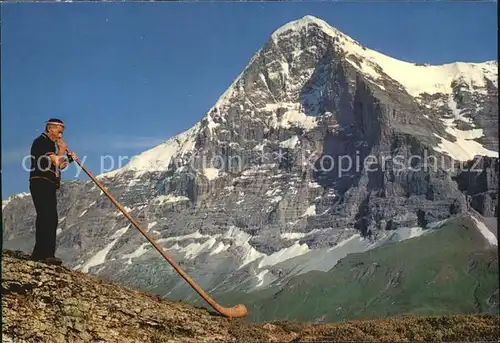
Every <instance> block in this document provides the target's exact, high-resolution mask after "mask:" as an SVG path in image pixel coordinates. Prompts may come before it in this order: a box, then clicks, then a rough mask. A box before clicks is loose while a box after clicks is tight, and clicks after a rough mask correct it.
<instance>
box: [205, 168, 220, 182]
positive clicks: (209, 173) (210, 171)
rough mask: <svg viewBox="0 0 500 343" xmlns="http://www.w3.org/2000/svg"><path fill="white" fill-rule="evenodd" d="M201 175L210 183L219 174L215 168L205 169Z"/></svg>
mask: <svg viewBox="0 0 500 343" xmlns="http://www.w3.org/2000/svg"><path fill="white" fill-rule="evenodd" d="M203 174H204V175H205V177H206V178H207V179H208V180H209V181H212V180H215V179H217V178H218V177H219V175H220V174H221V173H220V170H219V169H217V168H205V169H203Z"/></svg>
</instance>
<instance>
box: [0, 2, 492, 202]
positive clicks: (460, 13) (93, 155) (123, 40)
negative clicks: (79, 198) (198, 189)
mask: <svg viewBox="0 0 500 343" xmlns="http://www.w3.org/2000/svg"><path fill="white" fill-rule="evenodd" d="M1 7H2V8H1V9H2V11H1V15H2V31H1V33H2V49H1V51H2V55H1V61H2V65H1V78H2V79H1V86H2V93H1V100H2V102H1V106H2V108H1V110H2V118H1V119H2V125H1V126H2V198H6V197H7V196H9V195H11V194H13V193H18V192H25V191H27V190H28V173H27V172H26V171H24V170H23V167H22V158H23V156H25V155H28V154H29V148H30V145H31V142H32V141H33V139H34V138H35V137H36V136H38V135H39V134H40V133H41V131H42V130H43V125H44V121H45V120H46V119H48V118H50V117H60V118H61V119H63V120H64V121H65V122H66V124H67V129H66V133H65V136H66V141H67V142H68V144H69V146H70V148H72V149H73V150H74V151H75V152H77V153H78V154H79V155H80V156H82V157H84V158H86V159H85V164H86V165H87V166H88V168H89V169H90V170H91V171H92V172H94V173H95V174H98V173H99V172H100V170H99V166H100V157H101V156H104V155H112V156H114V157H117V156H128V157H131V156H133V155H135V154H137V153H139V152H141V151H144V150H146V149H148V148H150V147H153V146H154V145H156V144H159V143H160V142H162V141H164V140H166V139H168V138H169V137H171V136H172V135H174V134H177V133H179V132H181V131H184V130H185V129H187V128H189V127H190V126H192V125H193V124H194V123H196V122H197V121H198V120H199V119H200V118H201V117H202V116H203V115H204V113H205V112H206V111H207V110H208V109H209V108H210V107H211V106H212V105H213V104H214V103H215V102H216V100H217V98H218V97H219V96H220V95H221V94H222V93H223V92H224V91H225V89H226V88H227V87H228V85H229V84H230V83H231V82H232V81H233V79H234V78H235V77H236V76H237V75H238V74H239V73H240V72H241V70H242V69H243V68H244V67H245V65H246V64H247V62H248V60H249V59H250V58H251V56H252V55H253V53H254V52H255V51H256V50H258V49H259V48H260V47H261V46H262V45H263V44H264V43H265V42H266V40H267V39H268V38H269V35H270V34H271V33H272V32H273V31H274V30H275V29H277V28H278V27H280V26H281V25H283V24H285V23H286V22H288V21H291V20H294V19H297V18H300V17H302V16H304V15H307V14H310V15H314V16H317V17H319V18H322V19H324V20H325V21H327V22H328V23H329V24H330V25H332V26H334V27H336V28H338V29H339V30H341V31H343V32H344V33H346V34H348V35H350V36H351V37H352V38H354V39H356V40H358V41H360V42H362V43H363V44H364V45H366V46H367V47H369V48H371V49H375V50H377V51H379V52H382V53H384V54H387V55H390V56H393V57H395V58H398V59H403V60H407V61H413V62H428V63H446V62H452V61H456V60H461V61H470V62H481V61H485V60H492V59H496V58H497V39H496V38H497V37H496V34H497V16H496V3H477V2H470V3H466V2H455V3H452V2H447V3H435V2H431V3H417V2H414V3H411V2H408V3H360V2H354V3H347V2H345V3H333V4H332V3H325V2H302V3H301V2H290V3H248V2H247V3H244V2H240V3H236V4H234V3H233V4H231V3H222V2H221V3H217V2H205V3H203V2H197V3H149V2H145V3H73V4H66V3H65V4H57V3H39V4H35V3H29V4H27V3H18V4H5V3H2V4H1ZM376 11H378V13H376ZM105 167H110V165H109V164H108V165H106V166H105ZM72 168H74V167H72ZM75 172H76V168H74V169H71V168H70V169H69V170H68V171H67V172H66V173H64V178H65V179H71V178H73V177H74V176H75ZM82 174H83V173H82ZM80 177H82V178H84V179H86V176H85V175H84V174H83V175H81V176H80Z"/></svg>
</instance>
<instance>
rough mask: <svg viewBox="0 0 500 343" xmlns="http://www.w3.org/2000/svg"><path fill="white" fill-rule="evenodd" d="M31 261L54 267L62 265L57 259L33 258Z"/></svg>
mask: <svg viewBox="0 0 500 343" xmlns="http://www.w3.org/2000/svg"><path fill="white" fill-rule="evenodd" d="M33 260H34V261H37V262H42V263H45V264H51V265H56V266H59V265H61V264H62V263H63V262H62V260H61V259H59V258H57V257H42V258H36V257H35V258H33Z"/></svg>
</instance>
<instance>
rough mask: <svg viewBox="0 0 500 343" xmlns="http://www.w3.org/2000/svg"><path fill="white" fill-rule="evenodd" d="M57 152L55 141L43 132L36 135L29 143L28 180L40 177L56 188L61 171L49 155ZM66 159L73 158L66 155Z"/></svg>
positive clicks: (59, 184) (70, 160) (59, 180)
mask: <svg viewBox="0 0 500 343" xmlns="http://www.w3.org/2000/svg"><path fill="white" fill-rule="evenodd" d="M56 154H57V146H56V143H55V142H53V141H52V140H51V139H50V138H49V137H48V136H47V135H46V134H45V133H42V134H41V135H40V136H39V137H37V138H36V139H35V140H34V141H33V144H32V145H31V169H30V181H31V180H33V179H36V178H42V179H46V180H49V181H50V182H52V183H54V184H55V185H56V186H57V188H59V187H60V186H61V172H60V170H59V168H57V167H56V165H55V164H54V163H52V161H51V160H50V157H49V156H50V155H56ZM68 161H69V162H70V163H71V162H73V160H72V159H71V157H69V156H68Z"/></svg>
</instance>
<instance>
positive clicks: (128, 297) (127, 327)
mask: <svg viewBox="0 0 500 343" xmlns="http://www.w3.org/2000/svg"><path fill="white" fill-rule="evenodd" d="M186 287H188V286H187V285H186ZM223 305H229V304H223ZM2 317H3V318H2V324H3V325H2V333H3V342H54V343H59V342H122V343H128V342H150V343H160V342H214V341H225V342H229V341H231V342H290V341H294V342H299V341H301V342H302V341H318V340H320V341H339V340H341V341H358V340H363V341H380V340H384V341H408V340H433V341H439V340H444V341H458V340H460V341H478V340H481V341H497V340H498V338H499V337H500V333H499V318H498V317H491V316H453V317H426V318H424V317H400V318H388V319H383V320H376V321H357V322H355V321H353V322H342V323H336V324H322V325H311V324H308V325H304V324H298V323H289V322H276V323H266V324H262V325H251V324H248V323H245V320H242V319H233V320H229V319H227V318H223V317H220V316H218V315H216V314H214V313H211V312H209V311H208V310H206V309H203V308H196V307H193V306H190V305H187V304H184V303H179V302H170V301H167V300H164V299H161V298H159V297H157V296H155V295H151V294H146V293H143V292H138V291H135V290H132V289H126V288H123V287H120V286H118V285H116V284H113V283H110V282H106V281H103V280H99V279H97V278H94V277H92V276H89V275H86V274H82V273H79V272H75V271H72V270H70V269H68V268H66V267H64V266H47V265H44V264H41V263H36V262H33V261H29V260H28V258H27V256H26V255H25V254H23V253H20V252H11V251H5V250H4V251H3V253H2Z"/></svg>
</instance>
